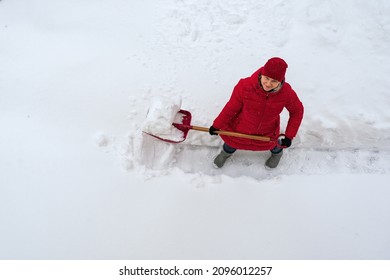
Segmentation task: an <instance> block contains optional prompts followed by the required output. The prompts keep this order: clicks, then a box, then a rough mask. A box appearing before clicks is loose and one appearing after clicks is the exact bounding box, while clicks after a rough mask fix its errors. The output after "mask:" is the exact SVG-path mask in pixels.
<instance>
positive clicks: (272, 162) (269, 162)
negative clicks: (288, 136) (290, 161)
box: [265, 150, 283, 168]
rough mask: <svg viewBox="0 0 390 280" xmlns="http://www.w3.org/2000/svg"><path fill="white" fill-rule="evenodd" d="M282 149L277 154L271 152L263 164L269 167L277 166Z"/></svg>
mask: <svg viewBox="0 0 390 280" xmlns="http://www.w3.org/2000/svg"><path fill="white" fill-rule="evenodd" d="M282 155H283V150H282V151H281V152H280V153H277V154H271V156H270V157H269V159H267V161H266V162H265V166H267V167H269V168H275V167H277V166H278V164H279V161H280V159H281V158H282Z"/></svg>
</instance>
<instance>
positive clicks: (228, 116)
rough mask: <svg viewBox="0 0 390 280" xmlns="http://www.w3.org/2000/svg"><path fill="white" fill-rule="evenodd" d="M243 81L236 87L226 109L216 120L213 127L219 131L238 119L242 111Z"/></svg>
mask: <svg viewBox="0 0 390 280" xmlns="http://www.w3.org/2000/svg"><path fill="white" fill-rule="evenodd" d="M242 104H243V102H242V98H241V81H240V82H239V83H238V84H237V85H236V86H235V87H234V89H233V93H232V95H231V97H230V99H229V101H228V102H227V103H226V105H225V107H224V108H223V109H222V111H221V112H220V113H219V115H218V117H217V118H216V119H215V120H214V123H213V126H214V127H215V128H217V129H225V127H227V126H228V124H229V123H230V122H231V121H232V120H233V119H234V118H236V117H237V115H238V114H239V113H240V112H241V109H242Z"/></svg>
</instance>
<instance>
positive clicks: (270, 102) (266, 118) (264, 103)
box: [213, 67, 303, 151]
mask: <svg viewBox="0 0 390 280" xmlns="http://www.w3.org/2000/svg"><path fill="white" fill-rule="evenodd" d="M262 70H263V67H262V68H260V69H259V70H257V71H256V72H255V73H254V74H253V75H252V76H251V77H248V78H245V79H241V80H240V81H239V82H238V84H237V85H236V86H235V88H234V90H233V93H232V96H231V98H230V100H229V101H228V102H227V103H226V105H225V107H224V108H223V109H222V111H221V113H220V114H219V115H218V117H217V118H216V119H215V120H214V123H213V126H214V127H215V128H217V129H221V130H227V131H235V132H240V133H245V134H253V135H261V136H268V137H271V138H272V139H274V138H275V137H277V136H278V135H279V133H280V113H281V112H282V111H283V109H284V108H286V109H287V110H288V111H289V114H290V117H289V120H288V124H287V127H286V131H285V134H286V136H287V137H288V138H290V139H293V138H294V137H295V136H296V134H297V132H298V129H299V126H300V124H301V122H302V118H303V105H302V102H301V101H300V100H299V98H298V96H297V94H296V93H295V91H294V90H293V89H292V88H291V86H290V85H289V84H288V83H286V82H284V84H283V85H282V87H281V89H280V90H278V91H277V92H274V93H268V92H266V91H264V90H263V89H262V87H261V86H260V83H259V75H260V73H261V72H262ZM221 137H222V139H223V140H224V141H225V143H226V144H228V145H229V146H231V147H233V148H236V149H241V150H252V151H264V150H270V149H272V148H274V147H275V142H264V141H259V140H252V139H245V138H239V137H231V136H224V135H221Z"/></svg>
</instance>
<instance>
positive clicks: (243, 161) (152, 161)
mask: <svg viewBox="0 0 390 280" xmlns="http://www.w3.org/2000/svg"><path fill="white" fill-rule="evenodd" d="M138 151H139V152H140V154H139V155H138V162H139V164H140V165H141V166H145V167H146V169H148V170H164V171H165V172H169V170H170V169H171V168H175V167H176V168H179V169H181V170H183V171H184V172H186V173H199V174H204V175H210V176H215V175H226V176H230V177H242V176H245V177H250V178H253V179H256V180H263V179H272V178H275V177H278V176H282V175H321V174H362V173H363V174H384V173H388V172H389V171H390V166H388V164H387V163H388V162H389V161H390V151H387V150H386V151H379V150H377V149H354V148H350V149H338V148H308V149H306V148H302V147H297V148H289V149H286V150H285V152H284V155H283V158H282V161H281V162H280V164H279V166H278V168H276V169H275V170H270V169H266V168H265V167H264V163H265V161H266V159H267V158H268V157H269V155H270V153H269V152H268V151H265V152H251V151H241V150H239V151H237V152H236V153H235V154H234V155H233V156H232V157H231V158H230V159H229V160H228V161H227V162H226V164H225V166H224V167H223V168H221V169H215V168H214V167H213V165H212V162H213V159H214V157H215V156H216V155H217V154H218V153H219V151H220V148H219V147H210V146H198V145H188V144H184V143H183V144H170V143H166V142H163V141H159V140H155V139H153V138H152V137H149V136H143V140H142V144H141V147H140V149H138Z"/></svg>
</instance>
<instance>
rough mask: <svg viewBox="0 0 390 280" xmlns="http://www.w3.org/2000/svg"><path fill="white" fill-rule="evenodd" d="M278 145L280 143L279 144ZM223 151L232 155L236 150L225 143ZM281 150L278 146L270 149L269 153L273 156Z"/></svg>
mask: <svg viewBox="0 0 390 280" xmlns="http://www.w3.org/2000/svg"><path fill="white" fill-rule="evenodd" d="M279 144H280V143H279ZM223 150H224V151H225V152H226V153H228V154H232V153H234V152H235V151H236V150H237V149H236V148H233V147H230V146H229V145H228V144H226V143H223ZM282 150H283V148H280V147H278V146H275V147H274V148H273V149H271V150H270V151H271V153H273V154H279V153H280V152H281V151H282Z"/></svg>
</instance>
